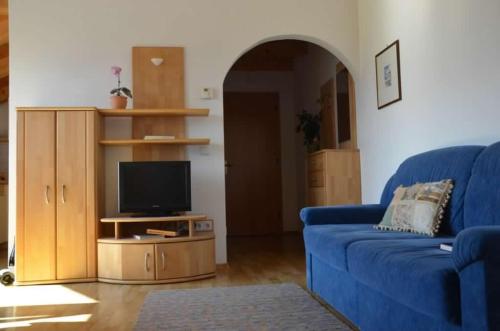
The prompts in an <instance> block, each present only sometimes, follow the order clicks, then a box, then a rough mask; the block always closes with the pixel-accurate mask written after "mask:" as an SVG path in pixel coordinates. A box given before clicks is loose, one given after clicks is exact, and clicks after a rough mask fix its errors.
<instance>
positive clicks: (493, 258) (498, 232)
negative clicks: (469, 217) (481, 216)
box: [452, 225, 500, 271]
mask: <svg viewBox="0 0 500 331" xmlns="http://www.w3.org/2000/svg"><path fill="white" fill-rule="evenodd" d="M499 251H500V226H498V225H490V226H476V227H472V228H468V229H465V230H463V231H461V232H460V233H459V234H458V235H457V238H456V239H455V243H454V244H453V253H452V257H453V261H454V263H455V267H456V268H457V270H458V271H461V270H462V269H464V268H466V267H467V266H468V265H470V264H473V263H474V262H478V261H483V260H486V259H487V260H489V261H490V262H500V256H499V254H498V252H499Z"/></svg>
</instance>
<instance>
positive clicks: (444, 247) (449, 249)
mask: <svg viewBox="0 0 500 331" xmlns="http://www.w3.org/2000/svg"><path fill="white" fill-rule="evenodd" d="M439 248H440V249H442V250H443V251H447V252H452V251H453V244H441V245H439Z"/></svg>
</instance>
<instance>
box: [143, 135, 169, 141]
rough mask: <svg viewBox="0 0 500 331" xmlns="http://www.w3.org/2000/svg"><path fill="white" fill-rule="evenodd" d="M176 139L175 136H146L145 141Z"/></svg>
mask: <svg viewBox="0 0 500 331" xmlns="http://www.w3.org/2000/svg"><path fill="white" fill-rule="evenodd" d="M170 139H175V136H144V140H170Z"/></svg>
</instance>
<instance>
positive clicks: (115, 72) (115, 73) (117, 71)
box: [111, 66, 122, 77]
mask: <svg viewBox="0 0 500 331" xmlns="http://www.w3.org/2000/svg"><path fill="white" fill-rule="evenodd" d="M120 72H122V68H120V67H118V66H112V67H111V73H112V74H113V76H117V77H118V76H120Z"/></svg>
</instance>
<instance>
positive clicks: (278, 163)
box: [223, 38, 359, 261]
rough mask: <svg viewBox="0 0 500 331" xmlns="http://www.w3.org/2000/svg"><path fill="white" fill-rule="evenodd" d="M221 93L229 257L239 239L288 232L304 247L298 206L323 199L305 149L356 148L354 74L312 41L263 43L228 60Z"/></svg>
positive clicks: (272, 238) (274, 236)
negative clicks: (301, 127) (309, 126)
mask: <svg viewBox="0 0 500 331" xmlns="http://www.w3.org/2000/svg"><path fill="white" fill-rule="evenodd" d="M223 95H224V146H225V147H224V148H225V162H226V163H225V165H226V224H227V235H228V254H229V255H228V258H229V260H230V261H231V259H232V256H234V255H235V254H238V252H234V251H233V248H234V247H240V248H241V247H242V246H241V245H240V243H241V242H242V241H244V240H250V241H253V242H260V243H262V242H263V240H269V241H274V242H277V243H280V242H282V240H287V241H289V240H290V239H289V238H290V236H284V234H289V233H292V234H295V236H296V237H297V238H299V241H300V243H297V245H301V239H300V237H299V236H298V235H297V234H298V233H300V231H301V229H302V225H301V222H300V220H299V211H300V209H301V208H303V207H305V206H308V205H321V204H326V202H327V201H326V200H325V199H323V200H322V201H320V199H321V198H319V197H318V193H317V192H319V191H320V190H316V187H315V186H318V185H322V183H320V181H321V178H312V177H314V176H317V175H316V174H311V173H310V174H308V172H310V171H311V169H309V170H308V167H307V163H308V158H309V155H310V153H311V152H314V151H315V150H320V149H356V148H357V139H356V116H355V100H354V81H353V79H352V76H351V74H350V73H349V72H348V70H347V68H346V66H344V65H343V64H342V62H341V61H340V60H339V59H338V58H337V57H336V56H335V55H334V54H332V53H331V52H330V51H328V50H327V49H325V48H323V47H321V46H319V45H318V44H316V43H312V42H309V41H304V40H297V39H288V38H286V39H279V40H266V41H265V42H262V43H260V44H258V45H257V46H255V47H253V48H251V49H249V50H247V51H246V52H245V53H244V54H243V55H241V56H240V57H239V58H238V60H237V61H236V62H235V63H234V64H233V65H232V67H231V69H230V70H229V71H228V73H227V75H226V77H225V80H224V85H223ZM303 111H305V112H306V113H303ZM300 114H303V115H304V114H305V115H306V117H308V118H313V122H314V120H316V122H317V121H318V118H319V128H318V130H319V132H318V133H319V138H316V139H312V140H311V139H309V140H308V145H305V144H304V143H305V136H304V132H303V130H302V131H301V132H297V126H298V125H299V124H300V123H299V115H300ZM318 115H319V116H318ZM303 124H304V123H303ZM306 125H307V124H306ZM306 131H307V129H306ZM309 131H310V130H309ZM313 131H314V130H313ZM307 136H308V138H310V132H308V133H307ZM313 136H314V135H313ZM358 171H359V170H358ZM311 175H312V176H311ZM311 181H318V183H312V184H313V185H310V184H311ZM248 236H252V239H248V238H246V239H242V237H248ZM255 236H260V240H255ZM264 236H265V238H267V239H262V238H264ZM284 237H285V239H283V238H284ZM292 237H293V235H292ZM277 238H280V239H279V240H278V239H277ZM279 245H281V244H279ZM257 246H259V245H258V244H257ZM243 247H244V246H243ZM260 247H266V245H263V246H262V245H260ZM267 248H269V247H267ZM267 248H266V249H267ZM236 250H238V248H236ZM298 251H301V250H298Z"/></svg>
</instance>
